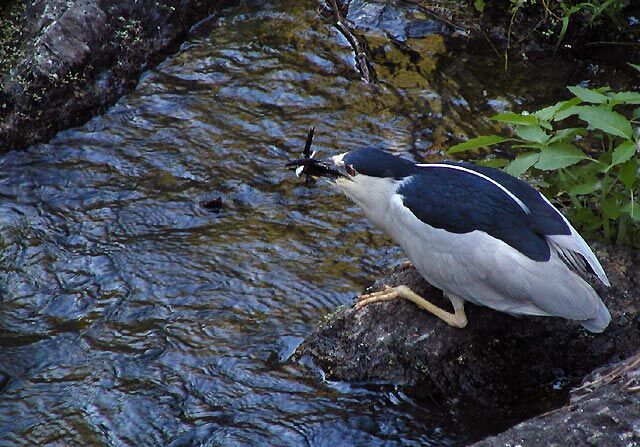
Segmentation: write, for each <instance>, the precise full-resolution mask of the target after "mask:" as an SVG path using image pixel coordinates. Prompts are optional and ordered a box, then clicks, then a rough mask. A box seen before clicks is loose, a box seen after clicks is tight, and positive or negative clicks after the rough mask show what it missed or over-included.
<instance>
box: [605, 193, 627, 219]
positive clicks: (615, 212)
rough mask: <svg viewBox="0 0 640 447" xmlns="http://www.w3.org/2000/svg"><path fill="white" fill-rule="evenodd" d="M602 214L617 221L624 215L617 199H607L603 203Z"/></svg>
mask: <svg viewBox="0 0 640 447" xmlns="http://www.w3.org/2000/svg"><path fill="white" fill-rule="evenodd" d="M601 205H602V206H601V207H602V212H603V213H604V215H605V216H607V217H608V218H609V219H613V220H616V219H617V218H618V217H620V214H622V209H621V207H620V204H619V203H618V201H617V200H616V198H615V197H607V198H606V199H604V200H603V201H602V204H601Z"/></svg>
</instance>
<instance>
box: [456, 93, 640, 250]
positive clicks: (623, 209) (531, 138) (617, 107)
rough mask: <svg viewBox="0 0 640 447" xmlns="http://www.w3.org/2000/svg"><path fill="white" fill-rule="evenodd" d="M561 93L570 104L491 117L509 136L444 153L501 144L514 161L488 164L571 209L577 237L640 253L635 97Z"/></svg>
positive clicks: (639, 113)
mask: <svg viewBox="0 0 640 447" xmlns="http://www.w3.org/2000/svg"><path fill="white" fill-rule="evenodd" d="M568 89H569V91H571V93H572V94H573V95H574V97H573V98H571V99H568V100H566V101H560V102H558V103H557V104H554V105H552V106H549V107H545V108H543V109H541V110H538V111H536V112H534V113H527V112H522V113H520V114H517V113H501V114H498V115H496V116H494V117H492V118H491V119H492V120H494V121H497V122H499V123H505V124H509V125H512V126H513V127H512V129H513V135H511V136H501V135H486V136H480V137H477V138H473V139H470V140H468V141H466V142H464V143H461V144H458V145H456V146H453V147H452V148H450V149H449V154H454V153H458V152H463V151H468V150H471V149H477V148H481V147H487V146H493V145H496V144H500V143H506V142H508V143H510V146H511V149H513V150H514V152H516V151H517V155H516V156H515V158H513V159H512V160H508V159H503V158H498V159H494V160H492V164H493V165H497V166H500V167H504V170H505V171H507V172H508V173H510V174H512V175H515V176H520V175H523V174H524V173H526V172H530V173H531V174H533V175H535V176H536V177H538V178H541V179H542V181H541V182H540V186H541V187H542V188H543V189H544V191H545V193H546V194H547V195H548V196H550V197H552V198H555V199H556V200H557V201H559V202H570V203H571V205H572V211H571V213H572V215H573V216H572V217H573V220H574V222H575V223H576V224H577V225H578V226H580V227H581V228H582V230H583V231H586V232H587V233H595V232H600V234H602V235H603V236H604V238H605V239H606V240H607V241H613V240H615V241H616V242H618V243H628V244H632V245H635V246H638V247H640V199H639V197H638V196H639V195H640V180H639V177H640V172H639V170H640V107H638V105H640V92H631V91H623V92H613V91H611V89H609V88H607V87H603V88H598V89H588V88H583V87H579V86H575V87H568ZM576 118H577V119H576Z"/></svg>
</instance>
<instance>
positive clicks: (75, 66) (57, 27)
mask: <svg viewBox="0 0 640 447" xmlns="http://www.w3.org/2000/svg"><path fill="white" fill-rule="evenodd" d="M220 3H223V2H205V1H201V0H164V1H162V2H157V1H154V0H136V1H126V2H110V1H105V0H78V1H73V2H68V1H66V0H33V1H31V2H28V3H27V4H26V6H24V5H23V6H22V12H21V16H20V18H19V19H15V17H14V18H13V21H14V22H15V24H14V27H15V29H16V30H15V31H12V33H11V35H12V36H14V37H13V41H11V42H0V43H2V44H4V45H6V46H7V47H11V48H12V51H11V54H10V55H9V56H7V60H10V61H11V64H10V65H11V66H10V67H3V66H2V65H0V69H2V68H4V70H5V72H4V73H2V72H0V149H4V150H6V149H11V148H14V147H16V148H17V147H24V146H27V145H29V144H32V143H35V142H39V141H44V140H46V139H48V138H50V137H51V136H52V135H53V134H54V133H55V132H57V131H58V130H60V129H62V128H65V127H69V126H73V125H78V124H80V123H82V122H83V121H85V120H87V119H88V118H89V117H90V116H91V115H92V114H93V113H95V112H97V111H100V110H102V109H104V108H106V107H108V106H110V105H111V104H113V103H114V102H115V101H116V99H118V98H119V97H120V96H121V95H122V94H123V93H125V92H126V91H128V90H130V89H132V88H133V87H134V86H135V85H136V83H137V80H138V76H139V75H140V73H141V72H142V70H144V69H146V68H148V67H149V66H151V65H152V64H155V63H157V62H158V61H159V60H160V58H161V57H162V56H163V55H164V54H166V53H167V52H168V51H171V50H173V49H176V48H177V46H178V45H179V44H180V43H181V41H182V39H183V38H184V37H185V35H186V32H187V31H188V30H189V28H190V27H191V26H192V25H193V24H194V23H196V22H197V21H198V20H201V19H202V18H204V17H206V16H207V15H208V14H209V13H210V12H211V10H213V8H214V7H215V6H216V5H217V4H220ZM13 10H15V8H13V9H12V11H13ZM18 11H20V10H18ZM0 13H2V10H0ZM14 15H15V14H14ZM3 18H5V17H0V22H1V21H2V19H3ZM0 34H2V33H0ZM5 34H6V33H5Z"/></svg>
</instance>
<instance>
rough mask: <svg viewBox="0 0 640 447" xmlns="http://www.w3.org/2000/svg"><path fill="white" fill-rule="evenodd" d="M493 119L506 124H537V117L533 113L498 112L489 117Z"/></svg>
mask: <svg viewBox="0 0 640 447" xmlns="http://www.w3.org/2000/svg"><path fill="white" fill-rule="evenodd" d="M491 119H492V120H494V121H500V122H501V123H507V124H522V125H525V126H535V125H537V124H538V118H536V116H535V115H518V114H517V113H513V112H508V113H499V114H497V115H495V116H492V117H491Z"/></svg>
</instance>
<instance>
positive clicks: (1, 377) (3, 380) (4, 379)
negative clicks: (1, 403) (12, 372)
mask: <svg viewBox="0 0 640 447" xmlns="http://www.w3.org/2000/svg"><path fill="white" fill-rule="evenodd" d="M7 383H9V375H8V374H6V373H4V372H2V371H0V391H2V389H3V388H4V387H5V386H6V385H7Z"/></svg>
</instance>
